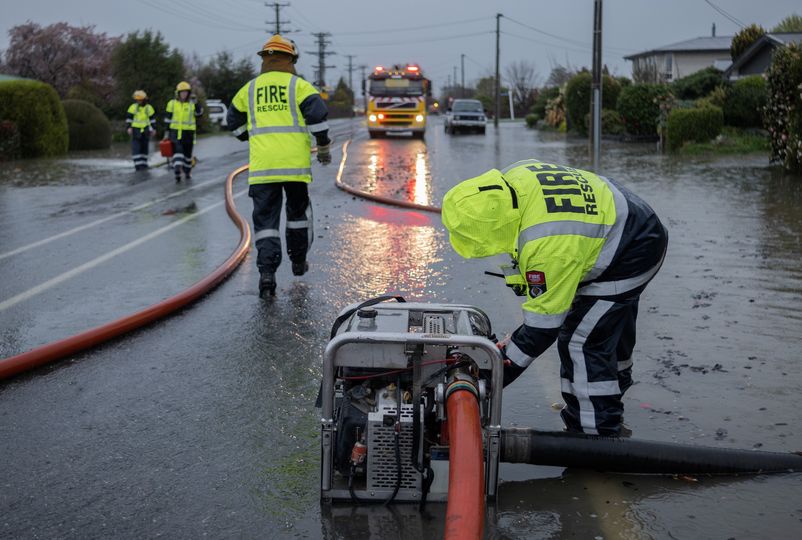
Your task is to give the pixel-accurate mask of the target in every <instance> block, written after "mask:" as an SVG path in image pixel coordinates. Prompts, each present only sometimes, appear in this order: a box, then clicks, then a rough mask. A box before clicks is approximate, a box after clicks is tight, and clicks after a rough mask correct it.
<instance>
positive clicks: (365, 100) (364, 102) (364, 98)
mask: <svg viewBox="0 0 802 540" xmlns="http://www.w3.org/2000/svg"><path fill="white" fill-rule="evenodd" d="M358 69H360V70H361V71H362V106H363V107H364V109H365V112H367V111H368V96H367V93H366V92H365V90H366V85H367V79H366V78H365V70H366V69H368V66H366V65H365V64H362V65H361V66H359V68H358Z"/></svg>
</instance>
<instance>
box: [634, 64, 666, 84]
mask: <svg viewBox="0 0 802 540" xmlns="http://www.w3.org/2000/svg"><path fill="white" fill-rule="evenodd" d="M632 81H633V82H635V83H638V84H644V83H649V84H654V83H659V82H663V81H662V80H661V77H660V73H659V72H658V69H657V63H656V62H655V61H654V59H652V58H649V59H645V58H640V59H636V60H634V64H633V66H632Z"/></svg>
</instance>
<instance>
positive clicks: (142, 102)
mask: <svg viewBox="0 0 802 540" xmlns="http://www.w3.org/2000/svg"><path fill="white" fill-rule="evenodd" d="M133 97H134V102H135V103H133V104H131V106H130V107H128V112H127V113H126V115H125V125H126V126H127V127H128V135H130V136H131V157H132V158H133V160H134V169H135V170H137V171H142V170H145V169H147V168H148V153H149V151H150V150H149V146H150V138H151V137H155V136H156V111H155V110H154V109H153V106H152V105H151V104H150V103H148V95H147V94H146V93H145V91H144V90H137V91H136V92H134V96H133Z"/></svg>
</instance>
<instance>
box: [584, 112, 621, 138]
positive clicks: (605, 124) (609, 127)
mask: <svg viewBox="0 0 802 540" xmlns="http://www.w3.org/2000/svg"><path fill="white" fill-rule="evenodd" d="M585 124H587V125H588V126H590V113H588V114H586V115H585ZM601 124H602V135H623V134H624V121H623V120H622V119H621V115H620V114H618V111H616V110H615V109H602V112H601Z"/></svg>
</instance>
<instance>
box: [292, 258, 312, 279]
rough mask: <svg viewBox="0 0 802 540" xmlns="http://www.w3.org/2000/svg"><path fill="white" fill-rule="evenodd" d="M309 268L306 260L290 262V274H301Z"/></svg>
mask: <svg viewBox="0 0 802 540" xmlns="http://www.w3.org/2000/svg"><path fill="white" fill-rule="evenodd" d="M308 270H309V263H308V262H306V261H298V262H293V263H292V275H294V276H302V275H304V274H306V272H307V271H308Z"/></svg>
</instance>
